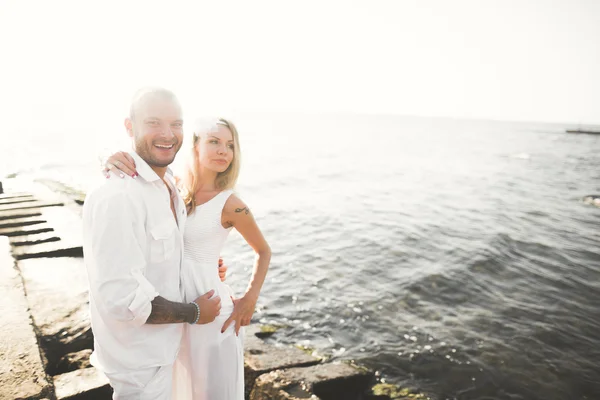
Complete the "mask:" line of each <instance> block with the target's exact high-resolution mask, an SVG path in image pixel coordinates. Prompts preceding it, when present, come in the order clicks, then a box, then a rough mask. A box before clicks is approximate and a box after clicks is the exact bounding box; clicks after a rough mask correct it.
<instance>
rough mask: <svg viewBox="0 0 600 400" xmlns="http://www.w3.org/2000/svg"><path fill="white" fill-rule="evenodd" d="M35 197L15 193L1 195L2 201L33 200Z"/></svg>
mask: <svg viewBox="0 0 600 400" xmlns="http://www.w3.org/2000/svg"><path fill="white" fill-rule="evenodd" d="M31 197H33V195H32V194H31V193H27V192H13V193H4V194H0V200H7V199H22V198H31Z"/></svg>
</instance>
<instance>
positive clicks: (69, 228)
mask: <svg viewBox="0 0 600 400" xmlns="http://www.w3.org/2000/svg"><path fill="white" fill-rule="evenodd" d="M41 212H42V215H41V217H38V218H42V219H43V220H45V221H47V223H46V224H45V225H44V226H46V225H47V226H50V227H51V228H52V229H53V231H52V236H55V237H59V238H60V241H44V242H34V243H31V244H30V245H27V244H24V245H22V246H18V247H15V248H13V255H14V257H15V258H17V259H19V260H23V259H27V258H39V257H83V243H82V224H81V218H80V217H79V215H77V214H76V213H75V212H74V211H73V210H71V209H69V208H68V207H50V208H45V209H42V211H41ZM37 226H42V225H34V226H32V227H31V228H32V229H33V228H35V227H37ZM26 228H27V227H25V228H22V229H26ZM14 229H18V228H14ZM1 232H2V229H0V234H1ZM21 236H23V235H21Z"/></svg>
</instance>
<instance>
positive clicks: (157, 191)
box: [83, 88, 271, 400]
mask: <svg viewBox="0 0 600 400" xmlns="http://www.w3.org/2000/svg"><path fill="white" fill-rule="evenodd" d="M125 127H126V130H127V133H128V134H129V136H130V137H131V139H132V145H133V146H132V150H131V151H130V152H129V153H116V154H114V155H113V156H111V157H110V158H109V160H108V162H107V167H109V168H110V169H111V170H112V171H113V172H116V175H112V176H111V175H107V177H108V178H110V179H106V180H105V182H104V183H103V184H102V185H100V186H99V187H97V188H95V189H93V190H92V191H90V192H89V193H88V195H87V197H86V201H85V205H84V208H83V226H84V259H85V264H86V268H87V272H88V279H89V284H90V291H89V294H90V316H91V323H92V330H93V332H94V353H93V354H92V364H93V365H95V366H96V367H97V368H98V369H100V370H101V371H102V372H103V373H104V374H105V375H106V376H107V377H108V379H109V381H110V384H111V386H112V387H113V399H116V400H150V399H153V400H154V399H156V400H168V399H173V400H242V399H243V398H244V376H243V375H244V352H243V329H242V327H243V326H245V325H248V324H249V323H250V320H251V318H252V314H253V312H254V309H255V306H256V302H257V299H258V296H259V293H260V290H261V287H262V285H263V282H264V280H265V276H266V273H267V269H268V267H269V262H270V258H271V251H270V248H269V245H268V244H267V242H266V240H265V238H264V237H263V235H262V233H261V231H260V229H259V228H258V226H257V224H256V222H255V220H254V218H253V216H252V213H251V212H250V210H249V208H248V206H247V205H246V204H245V203H244V202H243V201H242V200H241V199H240V198H239V197H237V195H236V194H234V193H233V187H234V185H235V183H236V179H237V176H238V174H239V168H240V144H239V139H238V133H237V130H236V128H235V126H234V125H233V124H232V123H231V122H229V121H227V120H225V119H216V120H213V121H211V122H209V123H205V124H203V125H199V126H198V127H195V128H194V130H193V133H192V134H191V135H190V136H191V137H190V136H186V137H185V138H184V135H183V118H182V112H181V106H180V104H179V102H178V101H177V98H176V97H175V95H174V94H173V93H172V92H170V91H168V90H165V89H161V88H151V89H144V90H141V91H139V92H138V93H136V95H135V96H134V98H133V100H132V103H131V108H130V115H129V117H128V118H127V119H126V120H125ZM186 141H187V142H189V154H188V155H189V160H188V162H187V163H186V165H185V169H184V172H183V174H182V176H180V177H178V178H177V179H176V178H175V177H174V176H173V174H172V172H171V170H170V169H169V168H168V166H169V165H170V164H171V163H172V162H173V160H174V158H175V155H176V154H177V152H178V151H179V149H180V148H181V147H182V144H184V143H185V142H186ZM119 176H120V177H121V178H119ZM233 228H235V229H236V230H237V231H238V232H239V233H240V234H241V235H242V236H243V237H244V239H245V240H246V242H247V243H248V244H249V245H250V247H252V249H253V250H254V252H255V253H256V258H255V263H254V269H253V273H252V277H251V279H250V282H249V284H248V287H247V290H246V292H245V294H244V295H243V296H242V297H239V298H236V297H234V295H233V293H232V291H231V289H230V288H229V286H228V285H227V284H225V282H224V279H225V271H226V267H224V266H220V264H221V262H222V260H220V252H221V249H222V247H223V245H224V243H225V240H226V239H227V236H228V234H229V232H230V231H231V229H233Z"/></svg>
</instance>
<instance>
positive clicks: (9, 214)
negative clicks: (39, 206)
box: [0, 209, 42, 221]
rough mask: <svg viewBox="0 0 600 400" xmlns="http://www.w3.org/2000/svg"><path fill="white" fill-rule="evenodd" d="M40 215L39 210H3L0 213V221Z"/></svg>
mask: <svg viewBox="0 0 600 400" xmlns="http://www.w3.org/2000/svg"><path fill="white" fill-rule="evenodd" d="M40 215H42V212H41V211H40V210H35V209H32V210H13V211H5V212H2V213H0V221H5V220H7V219H15V218H29V217H38V216H40Z"/></svg>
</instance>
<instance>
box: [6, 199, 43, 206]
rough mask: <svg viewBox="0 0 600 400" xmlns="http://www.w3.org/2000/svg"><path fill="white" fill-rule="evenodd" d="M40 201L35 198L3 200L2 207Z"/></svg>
mask: <svg viewBox="0 0 600 400" xmlns="http://www.w3.org/2000/svg"><path fill="white" fill-rule="evenodd" d="M35 201H38V200H37V199H36V198H35V197H17V198H12V199H1V200H0V206H5V205H10V204H27V203H32V202H35Z"/></svg>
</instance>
